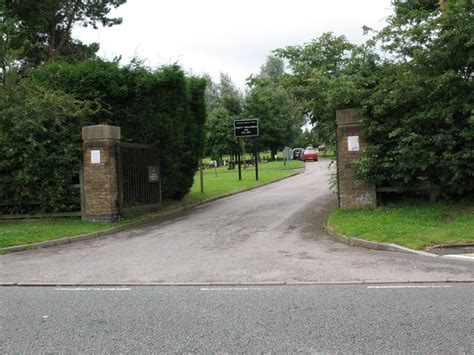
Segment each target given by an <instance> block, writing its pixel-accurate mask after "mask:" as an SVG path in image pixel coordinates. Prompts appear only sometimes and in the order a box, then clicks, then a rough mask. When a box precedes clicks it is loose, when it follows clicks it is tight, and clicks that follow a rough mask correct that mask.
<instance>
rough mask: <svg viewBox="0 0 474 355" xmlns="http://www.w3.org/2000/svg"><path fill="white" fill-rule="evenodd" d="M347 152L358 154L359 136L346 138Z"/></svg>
mask: <svg viewBox="0 0 474 355" xmlns="http://www.w3.org/2000/svg"><path fill="white" fill-rule="evenodd" d="M347 150H348V151H349V152H358V151H359V150H360V147H359V136H349V137H347Z"/></svg>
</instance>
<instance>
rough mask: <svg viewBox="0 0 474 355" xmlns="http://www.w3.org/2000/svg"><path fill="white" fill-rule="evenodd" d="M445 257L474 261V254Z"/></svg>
mask: <svg viewBox="0 0 474 355" xmlns="http://www.w3.org/2000/svg"><path fill="white" fill-rule="evenodd" d="M443 257H446V258H457V259H468V260H474V254H447V255H443Z"/></svg>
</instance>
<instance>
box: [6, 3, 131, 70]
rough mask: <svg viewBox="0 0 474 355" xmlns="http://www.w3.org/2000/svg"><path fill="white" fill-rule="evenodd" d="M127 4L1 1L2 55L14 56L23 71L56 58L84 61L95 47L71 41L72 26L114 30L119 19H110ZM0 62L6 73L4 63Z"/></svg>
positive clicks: (93, 51)
mask: <svg viewBox="0 0 474 355" xmlns="http://www.w3.org/2000/svg"><path fill="white" fill-rule="evenodd" d="M125 2H126V0H41V1H37V0H21V1H16V0H2V3H1V8H3V10H2V15H1V22H2V24H1V26H2V30H3V32H2V47H3V49H2V54H3V55H4V56H5V55H6V54H7V53H5V51H6V50H8V51H9V52H10V53H12V52H15V54H16V55H15V58H13V59H14V60H15V61H16V62H17V63H19V64H20V65H21V66H22V67H34V66H37V65H39V64H41V63H44V62H47V61H49V62H52V61H55V60H56V59H57V58H67V59H75V60H79V59H81V60H82V59H87V58H91V57H93V56H94V55H95V53H96V52H97V50H98V48H99V47H98V44H96V43H92V44H90V45H85V44H83V43H82V42H80V41H79V40H77V39H73V38H72V37H71V33H72V29H73V27H74V26H75V25H80V26H83V27H89V26H90V27H93V28H97V26H98V25H102V26H113V25H116V24H120V23H121V22H122V19H121V18H114V17H109V16H108V15H109V13H110V11H111V10H112V9H113V8H117V7H118V6H120V5H122V4H124V3H125ZM4 62H5V59H3V60H2V65H3V66H2V69H3V71H5V70H6V69H7V68H6V67H7V65H6V64H7V63H4Z"/></svg>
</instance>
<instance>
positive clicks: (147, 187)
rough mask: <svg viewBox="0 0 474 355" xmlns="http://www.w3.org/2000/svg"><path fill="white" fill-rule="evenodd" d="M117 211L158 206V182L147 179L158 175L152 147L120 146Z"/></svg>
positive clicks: (159, 199) (157, 163)
mask: <svg viewBox="0 0 474 355" xmlns="http://www.w3.org/2000/svg"><path fill="white" fill-rule="evenodd" d="M118 158H119V169H118V170H119V207H120V210H121V212H123V210H125V209H130V208H137V207H147V206H159V205H161V178H160V177H158V179H156V176H154V177H150V176H149V174H150V172H151V171H155V172H156V170H157V169H158V171H159V153H158V151H157V150H156V149H155V148H153V147H152V146H148V145H144V144H135V143H123V142H121V143H120V144H119V152H118Z"/></svg>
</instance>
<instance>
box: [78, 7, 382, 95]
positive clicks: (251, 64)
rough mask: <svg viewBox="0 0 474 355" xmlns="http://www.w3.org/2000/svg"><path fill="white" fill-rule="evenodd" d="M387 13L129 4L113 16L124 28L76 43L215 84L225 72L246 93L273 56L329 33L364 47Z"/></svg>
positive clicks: (89, 33) (85, 32)
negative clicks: (366, 33)
mask: <svg viewBox="0 0 474 355" xmlns="http://www.w3.org/2000/svg"><path fill="white" fill-rule="evenodd" d="M390 12H391V9H390V0H358V1H356V0H332V1H331V0H293V1H288V0H286V1H284V0H239V1H235V0H221V1H219V0H199V1H192V0H172V1H162V0H128V2H127V3H126V4H125V5H123V6H121V7H120V8H119V9H117V10H116V11H114V12H113V13H112V16H120V17H122V18H123V24H121V25H118V26H114V27H111V28H100V29H99V30H92V29H83V28H76V29H75V32H74V36H75V37H77V38H79V39H81V40H82V41H84V42H86V43H89V42H99V43H100V47H101V50H100V52H99V55H100V56H102V57H104V58H107V59H112V58H113V57H115V56H119V55H121V56H122V58H123V60H124V62H128V60H129V59H130V58H131V57H133V56H134V55H135V56H137V57H139V58H142V59H145V60H146V64H147V65H149V66H151V67H156V66H159V65H162V64H169V63H174V62H178V63H179V64H181V65H182V66H183V68H185V69H186V70H187V71H189V72H193V73H195V74H202V73H209V74H210V75H211V76H212V77H213V78H214V79H215V80H218V78H219V73H220V72H225V73H228V74H230V76H231V77H232V79H233V80H234V82H235V83H236V84H237V85H239V86H240V87H241V88H243V87H244V85H245V79H246V78H247V77H248V76H249V75H250V74H252V73H257V72H258V71H259V69H260V66H261V65H262V64H263V63H264V62H265V58H266V56H267V55H268V54H270V52H271V51H272V50H273V49H276V48H282V47H285V46H288V45H297V44H303V43H305V42H309V41H311V39H314V38H316V37H318V36H320V35H321V34H322V33H323V32H328V31H332V32H334V33H335V34H337V35H340V34H343V35H345V36H346V37H347V38H348V39H349V40H350V41H351V42H354V43H362V42H363V40H364V39H363V35H362V29H361V28H362V26H363V25H367V26H369V27H373V28H377V29H379V28H381V27H382V26H383V25H384V23H385V20H386V18H387V16H388V15H389V14H390Z"/></svg>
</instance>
